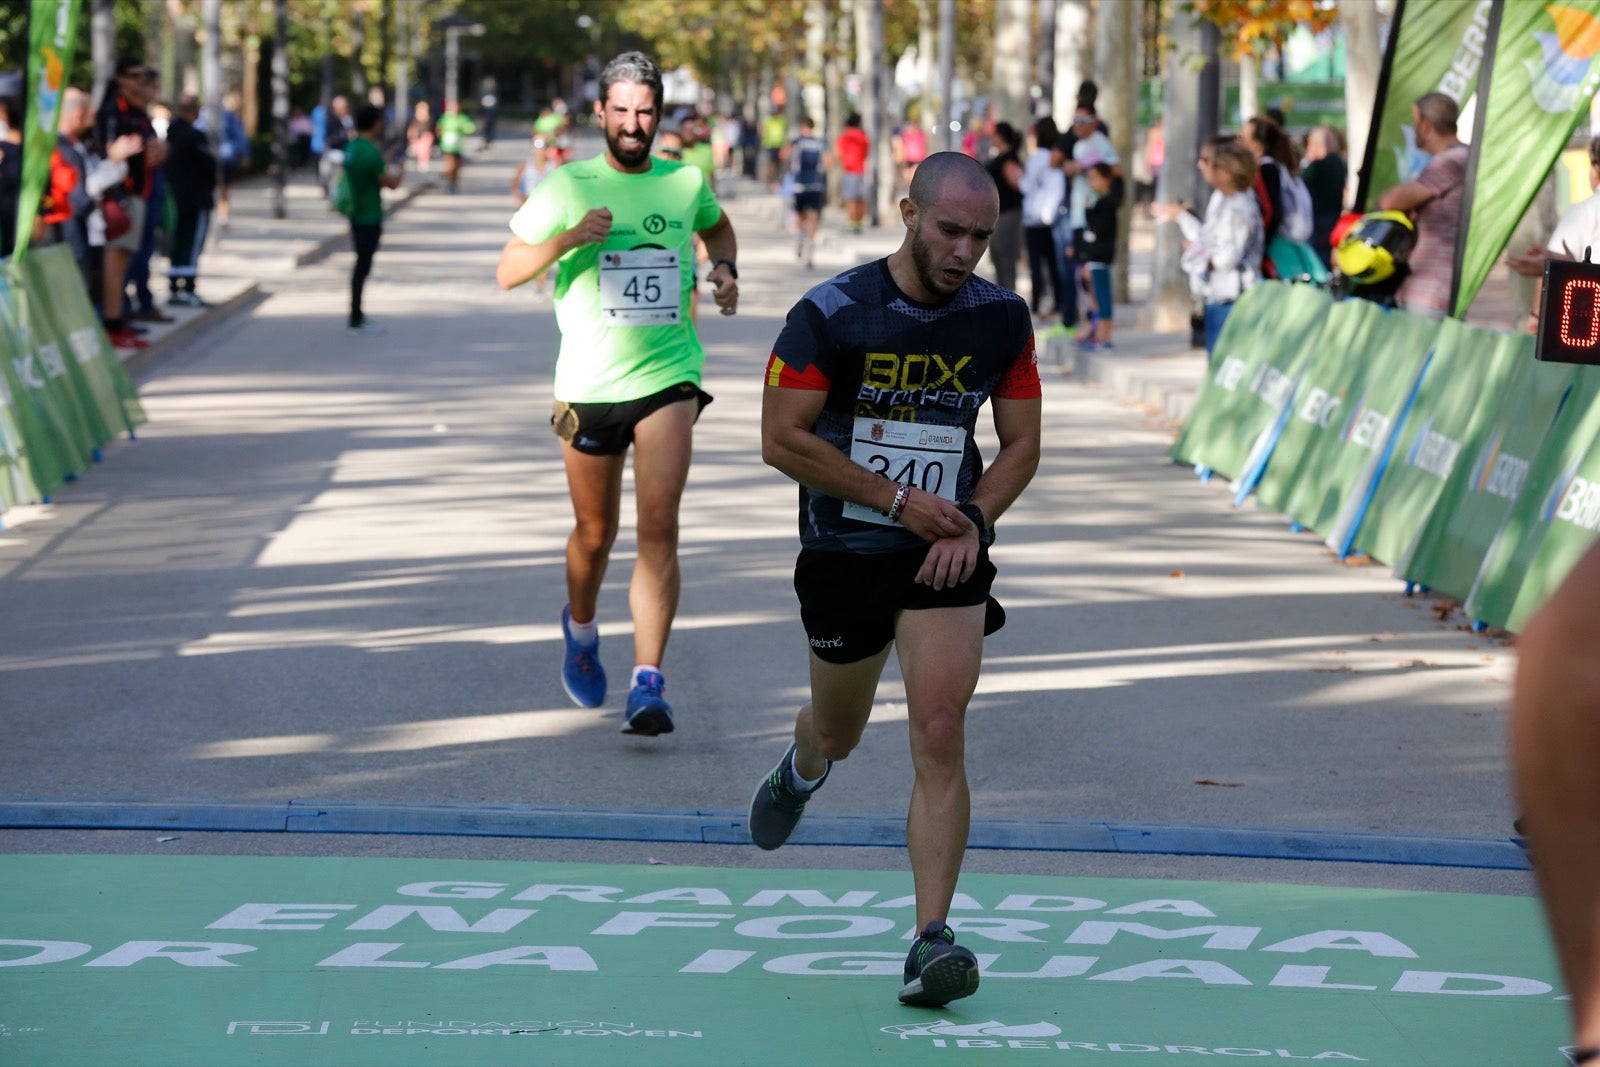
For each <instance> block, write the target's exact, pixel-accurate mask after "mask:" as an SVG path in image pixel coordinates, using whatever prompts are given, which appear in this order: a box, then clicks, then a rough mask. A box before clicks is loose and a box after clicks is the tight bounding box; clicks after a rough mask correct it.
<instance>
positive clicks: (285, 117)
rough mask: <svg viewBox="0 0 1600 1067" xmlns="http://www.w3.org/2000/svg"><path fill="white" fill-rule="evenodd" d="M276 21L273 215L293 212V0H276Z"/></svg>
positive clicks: (273, 52)
mask: <svg viewBox="0 0 1600 1067" xmlns="http://www.w3.org/2000/svg"><path fill="white" fill-rule="evenodd" d="M273 6H274V8H275V11H274V12H273V14H274V16H275V17H274V18H273V25H272V217H273V218H275V219H282V218H287V217H288V216H289V202H288V198H287V197H286V196H285V192H284V186H285V185H286V183H287V182H288V180H289V0H276V2H275V4H274V5H273Z"/></svg>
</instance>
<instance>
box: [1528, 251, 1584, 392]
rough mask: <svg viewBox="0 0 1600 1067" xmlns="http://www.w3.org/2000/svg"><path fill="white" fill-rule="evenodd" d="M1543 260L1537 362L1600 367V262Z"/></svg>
mask: <svg viewBox="0 0 1600 1067" xmlns="http://www.w3.org/2000/svg"><path fill="white" fill-rule="evenodd" d="M1588 254H1589V251H1588V249H1585V250H1584V257H1585V258H1584V260H1583V262H1581V263H1579V262H1575V261H1573V260H1570V259H1547V260H1545V261H1544V292H1543V294H1542V295H1541V297H1540V299H1539V332H1538V338H1537V340H1536V342H1535V344H1534V348H1533V355H1534V358H1535V359H1544V360H1550V361H1552V362H1555V363H1595V364H1600V263H1591V262H1589V259H1588Z"/></svg>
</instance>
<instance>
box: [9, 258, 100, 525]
mask: <svg viewBox="0 0 1600 1067" xmlns="http://www.w3.org/2000/svg"><path fill="white" fill-rule="evenodd" d="M17 310H18V309H17V297H16V294H15V293H13V292H12V291H11V286H10V284H9V283H8V282H7V280H6V275H5V272H4V271H0V342H3V346H4V348H5V352H6V365H5V377H6V386H7V388H8V390H9V391H10V393H11V405H10V407H11V412H12V415H13V417H14V419H15V421H16V426H17V430H18V432H19V438H20V451H19V452H18V458H19V459H20V461H21V470H22V471H23V472H25V475H26V481H27V485H26V490H27V492H26V495H25V497H24V498H23V499H22V500H21V501H19V502H22V503H32V502H35V501H37V500H39V499H40V498H42V497H46V496H49V495H50V494H51V493H54V492H55V491H56V490H57V489H59V488H61V485H62V483H64V482H65V481H66V479H67V476H68V475H69V474H77V473H78V472H80V471H81V470H83V469H85V468H86V467H87V466H88V464H89V459H88V457H87V455H85V454H83V453H82V452H81V451H80V439H79V438H78V437H76V436H75V424H76V421H77V420H76V419H75V418H74V417H72V416H75V415H76V412H69V411H65V410H63V408H62V397H61V395H60V391H59V390H58V389H55V388H53V387H52V382H55V381H58V380H59V378H60V377H61V376H63V375H64V374H65V372H66V368H65V367H61V368H60V374H59V375H55V376H52V375H53V371H54V368H46V366H45V365H44V363H43V362H42V361H41V360H40V358H39V352H38V350H37V348H36V347H35V345H34V342H33V338H32V335H31V333H30V332H29V331H27V330H26V329H25V328H24V326H23V320H22V318H21V316H19V315H18V314H17ZM45 355H46V356H47V357H48V356H49V355H50V353H48V352H46V353H45ZM66 399H67V400H68V401H69V402H71V403H75V402H76V401H75V400H73V398H72V397H70V396H69V397H67V398H66Z"/></svg>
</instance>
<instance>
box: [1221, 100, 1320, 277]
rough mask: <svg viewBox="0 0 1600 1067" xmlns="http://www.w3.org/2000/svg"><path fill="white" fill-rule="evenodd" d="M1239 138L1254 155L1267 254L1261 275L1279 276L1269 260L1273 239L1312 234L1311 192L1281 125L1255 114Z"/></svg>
mask: <svg viewBox="0 0 1600 1067" xmlns="http://www.w3.org/2000/svg"><path fill="white" fill-rule="evenodd" d="M1239 141H1240V143H1242V144H1243V145H1244V146H1245V147H1246V148H1248V149H1249V150H1250V151H1251V152H1252V153H1254V154H1255V157H1256V183H1255V191H1256V199H1257V200H1258V201H1259V207H1260V209H1261V221H1262V225H1263V226H1264V228H1265V233H1266V239H1267V246H1266V257H1265V258H1264V259H1263V260H1262V264H1261V272H1262V275H1263V277H1267V278H1276V277H1278V276H1279V272H1278V269H1277V267H1276V266H1275V265H1274V263H1273V260H1272V251H1273V244H1272V242H1273V240H1274V239H1275V238H1277V237H1280V236H1281V237H1283V238H1284V239H1285V240H1288V241H1297V242H1298V241H1306V240H1308V239H1309V238H1310V237H1311V232H1312V226H1313V218H1312V210H1311V196H1310V193H1309V192H1307V190H1306V188H1305V183H1304V182H1302V181H1301V180H1300V164H1299V161H1298V160H1297V159H1296V158H1295V153H1294V145H1293V144H1292V143H1291V142H1290V140H1289V135H1288V134H1286V133H1284V132H1283V128H1282V127H1281V126H1279V125H1278V124H1277V123H1276V122H1274V121H1273V120H1272V119H1271V118H1269V117H1267V116H1265V115H1257V116H1255V117H1254V118H1252V119H1250V121H1248V122H1246V123H1245V124H1244V128H1243V129H1242V130H1240V131H1239Z"/></svg>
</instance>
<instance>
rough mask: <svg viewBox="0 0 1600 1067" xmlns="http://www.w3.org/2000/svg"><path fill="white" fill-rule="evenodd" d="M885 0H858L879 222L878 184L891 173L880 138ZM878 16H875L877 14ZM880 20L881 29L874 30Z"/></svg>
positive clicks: (861, 72)
mask: <svg viewBox="0 0 1600 1067" xmlns="http://www.w3.org/2000/svg"><path fill="white" fill-rule="evenodd" d="M882 2H883V0H855V4H854V8H855V17H856V77H858V78H860V79H861V128H862V129H864V130H866V131H867V136H868V137H869V138H871V140H872V155H871V156H870V157H869V158H868V160H867V210H868V212H869V216H870V217H869V221H870V222H871V223H872V225H874V226H876V225H878V185H879V183H880V182H883V181H884V180H885V179H886V178H887V175H885V174H882V173H880V172H881V170H882V168H881V167H880V166H879V165H878V153H877V148H878V138H879V137H880V136H882V131H881V130H880V128H879V127H880V123H879V121H878V112H879V111H880V110H881V109H882V98H881V94H880V93H879V91H878V68H879V66H880V65H881V54H882V49H883V7H882ZM874 14H876V15H877V19H876V20H874V19H873V15H874ZM874 21H876V25H877V30H878V32H877V33H876V34H875V33H873V25H874Z"/></svg>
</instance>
